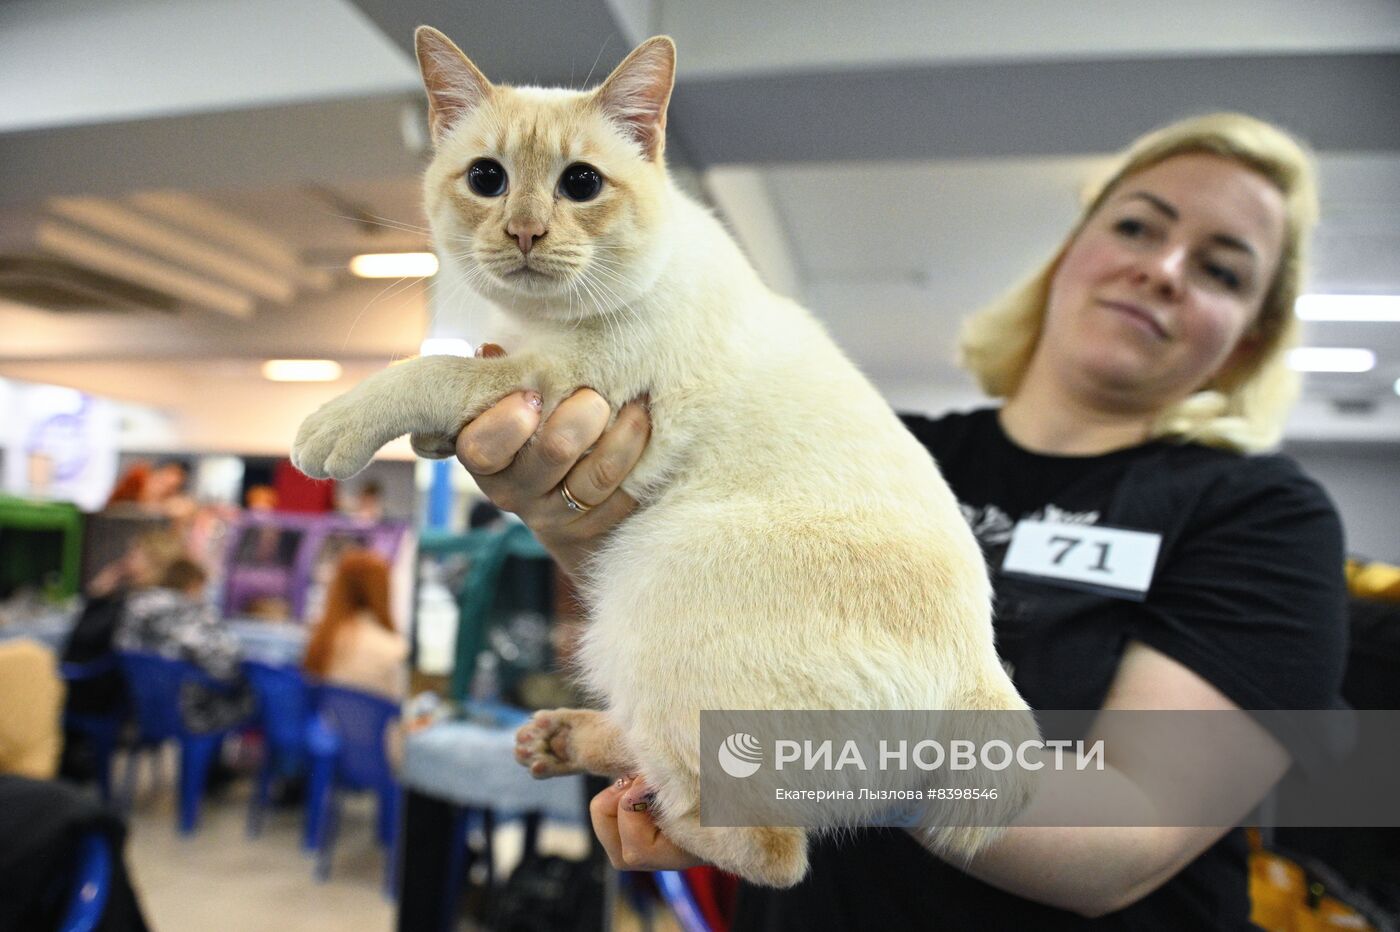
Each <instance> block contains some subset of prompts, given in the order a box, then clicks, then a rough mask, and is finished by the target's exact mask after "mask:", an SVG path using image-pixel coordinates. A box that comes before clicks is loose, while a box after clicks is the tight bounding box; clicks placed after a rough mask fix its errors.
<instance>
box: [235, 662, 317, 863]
mask: <svg viewBox="0 0 1400 932" xmlns="http://www.w3.org/2000/svg"><path fill="white" fill-rule="evenodd" d="M243 675H244V676H246V677H247V678H248V682H249V684H250V685H251V686H252V687H253V694H254V695H255V696H256V697H257V711H256V713H255V718H254V724H255V725H256V726H257V727H258V728H260V729H261V731H262V734H263V749H264V751H265V753H264V756H263V762H262V766H261V767H260V768H259V769H258V776H257V780H256V782H255V783H254V786H253V798H252V800H251V801H250V802H249V804H248V835H249V837H256V836H257V835H259V834H261V833H262V827H263V823H264V821H265V820H266V818H267V809H268V805H269V798H270V796H271V792H272V781H273V780H274V779H275V778H278V777H291V776H295V775H296V774H298V773H301V772H302V771H303V770H304V769H305V767H306V751H307V726H308V725H309V724H310V722H311V687H310V684H308V683H307V681H306V678H305V677H304V676H303V675H302V672H301V670H300V669H298V668H296V667H283V666H272V665H270V664H266V663H257V662H254V661H245V662H244V664H243Z"/></svg>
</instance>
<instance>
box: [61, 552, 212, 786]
mask: <svg viewBox="0 0 1400 932" xmlns="http://www.w3.org/2000/svg"><path fill="white" fill-rule="evenodd" d="M184 555H185V550H184V545H183V543H182V542H181V540H180V538H179V537H178V536H177V535H175V534H174V533H172V532H170V531H166V530H156V531H147V532H146V533H144V534H142V535H141V536H139V537H137V538H136V539H135V540H133V541H132V542H131V544H130V545H129V546H128V547H127V549H126V552H125V553H124V554H122V556H121V557H119V558H117V559H116V560H113V561H112V562H111V563H109V564H108V565H107V566H105V567H103V568H102V569H101V570H99V571H98V573H97V575H96V576H94V577H93V578H92V580H91V581H90V582H89V583H88V586H87V591H86V596H87V600H86V602H84V604H83V609H82V612H81V613H80V614H79V616H78V620H77V621H76V622H75V623H74V625H73V630H72V632H71V633H70V634H69V635H68V640H67V642H66V643H65V644H64V646H63V651H62V659H63V662H64V663H66V664H75V665H82V667H85V668H86V669H87V670H88V671H89V675H84V676H83V677H81V678H78V679H75V680H73V681H71V682H70V683H69V684H68V698H67V704H66V705H65V707H64V708H65V710H66V711H67V712H70V713H74V714H79V715H106V714H108V713H111V712H115V711H118V710H120V709H121V708H123V707H124V706H125V704H126V684H125V681H124V680H123V679H122V674H121V671H120V670H118V669H117V668H116V663H115V658H114V656H113V653H112V652H113V650H114V647H113V640H114V639H115V637H116V633H117V628H118V626H119V624H120V622H121V618H122V613H123V611H124V610H125V607H126V601H127V599H128V598H129V597H130V596H131V595H132V594H133V593H137V592H140V591H142V590H145V589H149V588H150V587H152V586H154V585H156V584H157V583H158V582H160V580H161V578H162V577H163V576H164V575H165V571H166V569H167V568H168V567H169V566H170V565H171V564H172V563H174V562H175V561H176V560H179V559H181V558H182V557H184ZM95 772H96V771H95V761H94V759H93V756H92V748H91V747H90V745H89V743H88V740H87V739H86V738H85V737H84V736H83V735H82V734H80V733H77V732H69V733H68V734H67V740H66V742H65V743H64V748H63V775H64V776H66V777H70V778H72V779H76V780H83V779H88V778H90V777H91V776H92V775H93V774H94V773H95Z"/></svg>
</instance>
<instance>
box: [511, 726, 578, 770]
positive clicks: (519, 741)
mask: <svg viewBox="0 0 1400 932" xmlns="http://www.w3.org/2000/svg"><path fill="white" fill-rule="evenodd" d="M574 714H576V713H575V712H574V711H573V710H571V709H552V710H550V711H546V712H536V713H535V714H534V716H532V717H531V719H530V720H529V721H528V722H526V723H525V724H524V725H521V726H520V730H519V731H517V732H516V733H515V759H516V761H518V762H519V763H520V764H521V765H522V766H524V767H525V768H526V769H527V770H529V771H530V776H532V777H534V778H535V779H537V780H543V779H545V778H547V777H558V776H563V775H564V774H570V773H582V772H583V771H584V768H583V766H581V764H580V762H579V759H578V756H577V754H576V753H575V751H576V749H575V748H574V739H575V734H574V728H573V722H572V721H571V720H570V719H571V716H573V715H574Z"/></svg>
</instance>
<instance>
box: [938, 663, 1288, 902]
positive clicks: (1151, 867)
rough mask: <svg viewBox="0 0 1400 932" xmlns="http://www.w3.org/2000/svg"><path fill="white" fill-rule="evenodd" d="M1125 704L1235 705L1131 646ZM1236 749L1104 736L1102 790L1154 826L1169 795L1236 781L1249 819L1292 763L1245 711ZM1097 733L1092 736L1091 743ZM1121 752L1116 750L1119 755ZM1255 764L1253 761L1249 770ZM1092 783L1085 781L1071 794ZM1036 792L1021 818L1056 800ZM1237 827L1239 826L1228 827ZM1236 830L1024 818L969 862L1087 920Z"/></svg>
mask: <svg viewBox="0 0 1400 932" xmlns="http://www.w3.org/2000/svg"><path fill="white" fill-rule="evenodd" d="M1104 708H1105V709H1110V710H1111V709H1122V710H1129V709H1131V710H1180V709H1200V710H1222V711H1239V710H1238V707H1237V706H1236V705H1235V704H1234V703H1233V702H1231V701H1230V700H1229V699H1227V698H1226V697H1225V696H1224V695H1223V694H1222V693H1221V692H1220V691H1219V690H1217V689H1216V688H1215V687H1214V686H1212V685H1211V684H1210V683H1208V682H1206V681H1205V680H1204V679H1202V678H1201V677H1200V676H1198V675H1197V674H1195V673H1194V672H1192V671H1191V670H1189V669H1188V668H1186V667H1185V666H1183V665H1182V664H1180V663H1178V662H1177V661H1175V660H1173V659H1172V658H1170V657H1168V656H1167V655H1165V654H1163V653H1161V652H1160V651H1157V650H1154V649H1153V648H1150V647H1147V646H1146V645H1143V644H1141V643H1138V642H1132V643H1130V644H1129V645H1128V648H1127V650H1125V651H1124V654H1123V658H1122V660H1121V661H1120V663H1119V666H1118V671H1117V673H1116V675H1115V677H1114V680H1113V684H1112V686H1111V687H1110V689H1109V694H1108V697H1107V699H1106V700H1105V704H1104ZM1230 722H1231V725H1232V733H1231V734H1232V737H1231V743H1230V753H1229V755H1228V756H1227V755H1220V754H1217V755H1210V756H1208V757H1205V758H1204V760H1202V759H1200V758H1195V759H1192V760H1189V761H1187V760H1183V759H1182V757H1181V755H1180V753H1179V748H1176V747H1168V746H1167V745H1166V744H1165V743H1162V742H1156V743H1153V742H1151V741H1149V740H1144V741H1140V742H1137V743H1136V744H1133V743H1131V742H1128V743H1126V744H1125V742H1124V740H1123V739H1124V736H1123V735H1118V734H1115V735H1114V736H1113V737H1112V739H1111V740H1106V741H1105V748H1106V756H1107V765H1108V767H1107V770H1106V772H1105V774H1104V779H1105V780H1106V781H1107V784H1109V785H1100V786H1098V788H1097V791H1100V792H1101V791H1104V790H1108V791H1113V790H1117V791H1118V792H1119V794H1120V798H1123V799H1128V800H1132V799H1134V798H1135V799H1136V800H1137V802H1138V803H1139V804H1140V805H1141V806H1142V807H1143V809H1142V811H1143V814H1144V821H1147V822H1149V823H1150V821H1151V820H1152V818H1153V817H1154V815H1155V814H1156V812H1157V810H1158V801H1159V800H1160V799H1161V798H1162V797H1164V796H1165V795H1167V794H1168V793H1170V794H1174V795H1178V796H1181V795H1186V796H1189V795H1195V796H1197V797H1199V798H1202V799H1204V798H1206V797H1207V796H1211V795H1213V794H1214V795H1218V794H1219V793H1220V791H1221V788H1222V787H1226V786H1228V787H1230V791H1231V793H1232V795H1233V798H1234V799H1236V800H1237V804H1236V805H1235V806H1234V807H1233V808H1238V810H1239V811H1238V812H1234V813H1232V816H1233V818H1234V819H1235V820H1238V819H1241V818H1243V817H1244V816H1245V815H1246V814H1247V813H1248V812H1249V810H1250V809H1251V808H1253V806H1254V805H1255V804H1257V803H1258V801H1259V800H1260V799H1262V798H1263V797H1264V796H1265V795H1266V794H1267V793H1268V791H1269V789H1270V788H1271V787H1272V786H1273V784H1274V783H1275V782H1277V780H1278V779H1279V778H1280V777H1281V776H1282V775H1283V774H1284V772H1285V771H1286V770H1287V769H1288V766H1289V760H1290V759H1289V755H1288V752H1287V751H1286V750H1284V748H1283V746H1282V745H1281V744H1279V743H1278V741H1276V740H1275V739H1274V738H1273V736H1272V735H1270V734H1269V733H1268V732H1267V731H1265V730H1264V728H1263V727H1261V726H1259V725H1258V724H1255V723H1253V722H1252V721H1249V720H1248V719H1247V718H1246V717H1245V716H1243V715H1241V716H1238V717H1235V716H1231V717H1230ZM1096 737H1102V735H1100V734H1093V735H1091V736H1090V738H1089V739H1088V740H1090V741H1092V740H1094V739H1095V738H1096ZM1115 749H1116V752H1115ZM1245 764H1248V766H1244V765H1245ZM1085 788H1087V784H1086V783H1084V782H1078V783H1076V784H1075V785H1073V786H1070V785H1068V782H1067V783H1066V791H1067V792H1071V793H1073V792H1078V791H1081V790H1082V789H1085ZM1050 799H1051V796H1050V795H1048V794H1047V793H1045V792H1042V793H1040V794H1038V796H1037V798H1036V799H1035V800H1033V801H1032V802H1031V805H1030V807H1029V808H1028V809H1027V811H1026V812H1025V813H1023V814H1022V816H1021V818H1020V819H1018V820H1017V821H1018V823H1030V822H1036V821H1038V817H1044V816H1045V815H1046V812H1047V809H1048V808H1049V807H1050V806H1051V805H1052V803H1050V802H1049V800H1050ZM1231 824H1233V823H1231ZM1228 830H1229V826H1228V825H1221V826H1216V827H1204V828H1202V827H1185V828H1181V827H1170V826H1165V827H1153V826H1151V825H1150V824H1149V825H1147V826H1142V827H1122V828H1120V827H1065V828H1050V827H1032V826H1029V825H1024V824H1018V825H1013V826H1012V827H1011V828H1009V829H1007V831H1006V834H1004V835H1003V836H1002V837H1001V838H1000V839H998V840H997V841H996V842H994V843H993V845H992V846H991V847H989V848H988V849H987V850H986V851H984V852H982V853H981V854H980V855H978V856H977V857H976V858H974V859H973V861H972V863H971V865H969V866H967V867H965V868H964V870H966V871H967V873H969V874H971V875H972V876H974V877H977V878H978V879H980V880H982V881H984V882H986V883H988V884H991V885H992V886H994V887H998V888H1000V889H1002V890H1005V891H1007V892H1008V893H1014V894H1016V895H1017V896H1022V897H1025V898H1026V899H1030V900H1035V901H1036V902H1040V903H1046V904H1048V905H1051V906H1057V907H1060V908H1062V909H1067V910H1071V911H1073V912H1076V913H1081V914H1083V915H1085V916H1099V915H1103V914H1104V913H1109V912H1112V911H1114V910H1118V909H1122V908H1123V907H1125V906H1128V905H1130V904H1132V903H1134V902H1136V901H1137V900H1139V899H1141V898H1142V897H1144V896H1146V895H1147V894H1149V893H1151V892H1152V891H1153V890H1156V889H1157V888H1158V887H1160V886H1161V885H1162V884H1164V883H1166V882H1167V881H1168V880H1170V879H1171V878H1172V877H1173V876H1175V875H1176V873H1177V872H1178V871H1180V870H1181V869H1182V868H1183V867H1185V866H1186V865H1187V864H1189V863H1190V862H1191V861H1193V860H1194V859H1195V858H1197V857H1198V856H1199V855H1200V854H1201V853H1202V852H1204V851H1205V850H1206V849H1207V848H1209V847H1210V846H1211V845H1212V844H1214V843H1215V842H1216V841H1217V840H1219V839H1220V838H1221V836H1223V835H1224V834H1225V833H1226V831H1228Z"/></svg>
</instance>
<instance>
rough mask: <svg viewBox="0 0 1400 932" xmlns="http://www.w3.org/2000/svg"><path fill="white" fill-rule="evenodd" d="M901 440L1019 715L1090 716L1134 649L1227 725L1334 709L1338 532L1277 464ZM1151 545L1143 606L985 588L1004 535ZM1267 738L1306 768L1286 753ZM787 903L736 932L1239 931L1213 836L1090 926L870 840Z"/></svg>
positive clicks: (897, 835)
mask: <svg viewBox="0 0 1400 932" xmlns="http://www.w3.org/2000/svg"><path fill="white" fill-rule="evenodd" d="M904 420H905V424H906V426H908V427H909V429H910V430H911V431H912V432H913V433H914V435H915V436H916V437H917V438H918V439H919V441H920V442H921V443H923V444H924V446H926V447H927V448H928V450H929V452H930V453H931V454H932V455H933V457H934V458H935V459H936V460H937V462H938V464H939V467H940V469H941V471H942V472H943V475H944V478H945V479H947V481H948V484H949V485H950V486H951V487H952V489H953V492H954V494H955V495H956V496H957V498H958V501H959V502H960V503H961V505H962V508H963V513H964V516H965V517H966V518H967V519H968V521H969V523H970V524H971V525H972V527H973V530H974V532H975V533H976V535H977V539H978V541H979V543H980V544H981V545H982V548H983V552H984V554H985V556H986V558H987V565H988V567H989V569H990V571H991V573H992V582H993V587H994V590H995V598H996V602H995V616H994V618H995V620H994V624H995V630H996V641H997V649H998V652H999V653H1000V655H1001V657H1002V658H1003V660H1005V661H1006V662H1007V663H1008V664H1009V665H1010V669H1011V672H1012V678H1013V680H1014V681H1015V683H1016V687H1017V689H1019V690H1020V692H1021V694H1022V696H1024V697H1025V699H1026V701H1027V702H1028V703H1030V705H1031V707H1032V708H1035V709H1097V708H1099V707H1100V706H1101V705H1102V704H1103V701H1104V698H1105V696H1106V695H1107V692H1108V688H1109V685H1110V683H1111V681H1112V679H1113V676H1114V673H1115V672H1116V670H1117V667H1118V662H1119V660H1120V658H1121V656H1122V654H1123V650H1124V647H1125V646H1126V645H1127V643H1128V642H1129V641H1130V640H1136V641H1140V642H1142V643H1144V644H1146V645H1148V646H1150V647H1153V648H1155V649H1156V650H1158V651H1160V652H1162V653H1164V654H1166V655H1168V656H1170V657H1172V658H1173V659H1175V660H1177V661H1178V662H1180V663H1181V664H1183V665H1184V666H1186V667H1188V668H1190V669H1191V670H1193V671H1195V672H1196V673H1197V674H1199V675H1200V676H1201V677H1203V678H1204V679H1206V680H1207V681H1209V682H1210V683H1211V684H1212V685H1214V686H1215V687H1216V688H1217V689H1219V690H1220V691H1221V692H1222V693H1224V694H1225V695H1226V696H1227V697H1229V698H1230V699H1231V700H1232V701H1233V702H1235V703H1236V704H1237V705H1239V706H1240V707H1241V708H1243V709H1329V708H1336V707H1338V704H1339V698H1338V697H1339V688H1340V683H1341V676H1342V665H1343V659H1344V656H1345V651H1346V634H1345V628H1344V624H1343V618H1344V611H1345V597H1346V590H1345V582H1344V579H1343V576H1342V554H1343V548H1342V532H1341V526H1340V523H1339V521H1338V519H1337V515H1336V511H1335V509H1334V508H1333V507H1332V504H1331V502H1330V501H1329V500H1328V498H1327V496H1326V494H1325V493H1324V492H1323V491H1322V490H1321V488H1319V487H1318V486H1317V484H1316V483H1314V482H1313V481H1312V480H1310V479H1308V478H1307V477H1306V476H1305V475H1303V474H1302V472H1300V471H1299V469H1298V467H1297V466H1296V465H1295V464H1294V463H1293V462H1292V461H1291V460H1289V459H1287V458H1285V457H1282V456H1243V455H1240V454H1236V453H1230V452H1227V451H1223V450H1217V449H1213V448H1209V447H1204V446H1199V445H1194V444H1178V443H1169V442H1161V441H1159V442H1152V443H1146V444H1143V445H1141V446H1136V447H1131V448H1127V449H1123V450H1117V451H1114V452H1112V453H1106V454H1103V455H1099V456H1047V455H1042V454H1037V453H1031V452H1029V451H1027V450H1024V449H1022V448H1020V447H1018V446H1017V445H1016V444H1015V443H1014V442H1013V441H1012V440H1011V439H1010V438H1008V437H1007V436H1006V434H1005V432H1004V431H1003V430H1002V429H1001V425H1000V423H999V421H998V419H997V412H996V410H995V409H984V410H979V411H973V412H971V413H968V414H951V415H947V416H944V417H942V418H939V419H937V420H929V419H927V418H923V417H917V416H907V417H905V419H904ZM1022 519H1041V520H1053V521H1059V522H1066V523H1087V524H1096V525H1101V526H1104V527H1111V528H1119V529H1125V530H1138V531H1146V532H1150V533H1156V534H1160V535H1161V545H1160V550H1159V552H1158V557H1157V563H1156V568H1155V572H1154V574H1153V576H1152V579H1151V582H1150V585H1149V587H1148V590H1147V593H1146V595H1145V598H1144V599H1143V600H1142V601H1131V600H1127V599H1124V598H1121V597H1115V596H1113V595H1109V594H1105V593H1102V592H1091V591H1084V590H1079V589H1071V588H1066V587H1064V586H1063V585H1059V584H1050V583H1047V582H1045V581H1040V580H1027V579H1024V578H1020V577H1014V576H1011V575H1004V574H1002V573H1001V572H1000V568H1001V565H1002V559H1003V558H1004V556H1005V553H1006V548H1007V545H1008V543H1009V541H1010V539H1011V532H1012V529H1013V527H1014V526H1015V524H1016V522H1017V521H1020V520H1022ZM1277 737H1279V738H1280V740H1281V741H1282V742H1283V743H1284V744H1285V746H1287V747H1289V748H1290V750H1292V751H1293V752H1294V755H1295V757H1297V756H1299V755H1301V754H1304V753H1307V749H1306V748H1302V747H1299V746H1297V742H1296V739H1295V738H1294V737H1293V736H1287V735H1278V736H1277ZM810 856H811V871H810V872H809V874H808V875H807V877H806V879H805V880H803V882H802V883H801V884H799V885H798V886H796V887H794V888H792V889H791V890H784V891H775V890H768V889H761V888H755V887H748V886H745V887H742V888H741V893H740V897H739V909H738V918H737V922H736V924H735V930H736V932H740V930H744V932H748V930H764V932H775V930H783V932H787V930H793V932H797V930H803V932H811V930H820V929H840V930H867V929H868V930H872V932H874V930H880V932H887V930H902V929H978V930H982V929H992V930H997V929H1009V930H1020V929H1036V930H1044V929H1081V928H1093V929H1131V930H1145V929H1162V930H1168V929H1170V930H1181V929H1231V930H1234V929H1248V928H1251V926H1250V924H1249V919H1248V916H1249V900H1248V877H1247V874H1246V848H1245V842H1244V838H1243V832H1242V831H1241V830H1235V831H1232V832H1230V833H1228V834H1227V835H1226V836H1225V837H1224V838H1222V839H1221V840H1220V841H1219V842H1217V843H1216V844H1215V845H1214V846H1213V847H1211V848H1210V849H1209V850H1208V851H1206V852H1205V853H1204V854H1203V855H1201V856H1200V857H1199V858H1198V859H1196V860H1195V861H1194V862H1192V863H1191V864H1190V865H1188V866H1187V867H1186V868H1185V869H1184V870H1182V871H1181V872H1180V873H1179V874H1178V875H1177V876H1176V877H1174V878H1173V879H1172V880H1170V881H1168V882H1167V883H1166V884H1165V885H1164V886H1162V887H1161V888H1160V889H1158V890H1157V891H1155V892H1154V893H1152V894H1150V895H1148V896H1147V897H1145V898H1144V899H1142V900H1140V901H1139V902H1138V903H1136V904H1134V905H1133V906H1130V907H1128V908H1127V909H1124V910H1122V911H1120V912H1117V913H1114V914H1112V915H1110V916H1106V917H1103V918H1101V919H1098V920H1088V919H1085V918H1083V917H1081V916H1078V915H1075V914H1072V913H1069V912H1065V911H1063V910H1059V909H1054V908H1051V907H1047V906H1041V905H1039V904H1036V903H1032V902H1030V901H1029V900H1025V899H1022V898H1020V897H1016V896H1013V895H1011V894H1007V893H1003V892H1002V891H1000V890H997V889H995V888H993V887H991V886H988V885H986V884H984V883H982V882H980V881H978V880H975V879H973V878H971V877H969V876H967V875H966V874H964V873H962V872H960V871H958V870H956V869H955V868H952V867H949V866H948V865H946V864H944V863H943V862H942V861H940V860H938V859H937V858H935V857H933V856H932V855H931V854H928V853H927V852H926V851H925V850H924V849H923V848H922V847H920V846H919V844H918V843H917V842H915V841H914V839H913V838H912V837H910V836H909V835H908V834H907V833H905V832H902V831H897V830H893V829H871V830H863V831H858V832H855V833H848V834H845V835H843V836H842V837H841V838H840V839H836V838H831V837H824V838H820V839H817V840H815V841H814V842H813V844H812V846H811V852H810Z"/></svg>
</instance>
